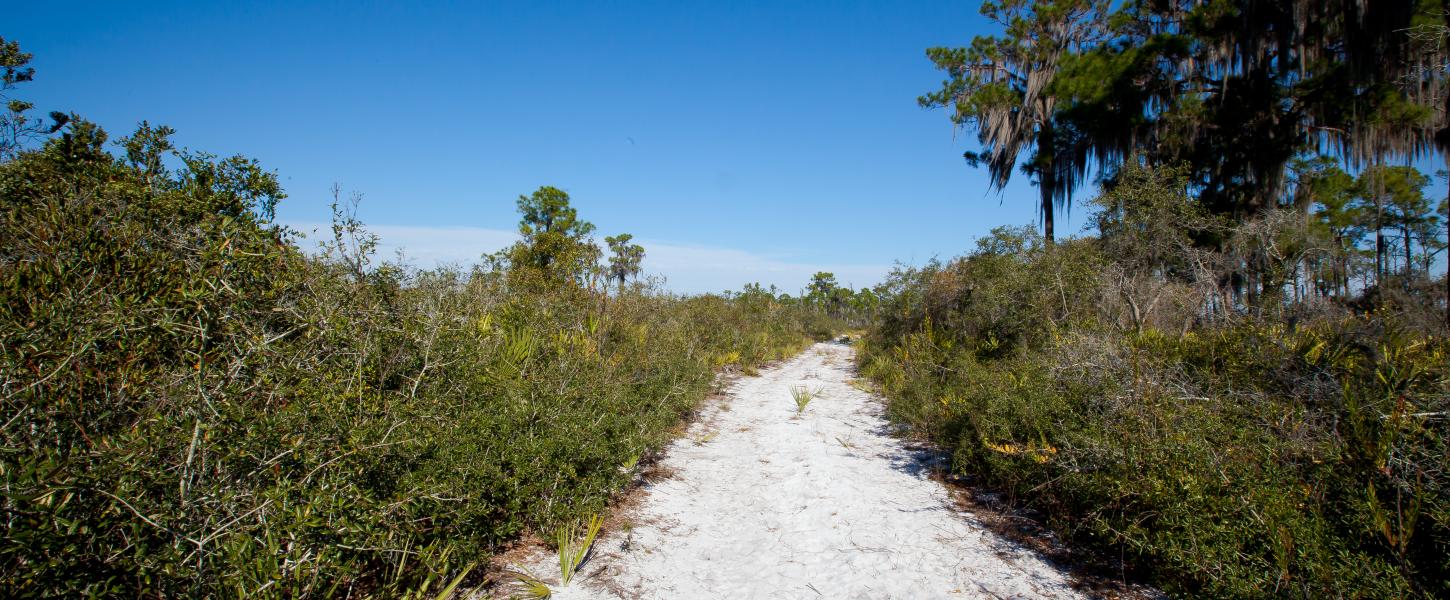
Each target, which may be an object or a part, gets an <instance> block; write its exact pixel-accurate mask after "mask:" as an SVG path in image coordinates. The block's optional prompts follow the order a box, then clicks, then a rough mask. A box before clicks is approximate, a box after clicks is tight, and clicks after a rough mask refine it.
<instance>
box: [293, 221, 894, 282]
mask: <svg viewBox="0 0 1450 600" xmlns="http://www.w3.org/2000/svg"><path fill="white" fill-rule="evenodd" d="M290 225H291V226H292V228H293V229H296V230H298V231H301V232H303V233H304V234H307V240H304V241H303V242H302V244H303V246H304V247H311V246H313V245H315V244H316V243H317V242H318V241H319V240H324V239H327V238H328V237H329V236H331V235H332V233H331V231H330V229H329V227H328V226H327V225H321V224H316V223H292V224H290ZM368 230H369V231H371V232H373V233H376V234H377V235H378V238H379V244H378V246H379V247H378V251H379V254H380V255H381V256H383V257H388V258H391V257H392V256H394V255H395V254H396V253H397V252H398V251H400V250H401V251H402V252H403V256H404V258H405V260H407V262H409V263H411V264H414V265H417V266H419V267H424V268H428V267H434V266H438V265H442V264H458V265H467V264H471V263H474V262H477V261H478V259H479V257H480V256H482V255H483V254H485V253H490V252H496V251H498V250H501V249H503V248H505V247H507V246H508V245H509V244H512V243H514V241H516V240H518V239H519V236H518V233H517V232H514V231H507V230H502V229H487V228H482V227H420V226H409V225H369V226H368ZM635 242H636V243H638V244H640V245H641V246H644V248H645V259H644V270H645V272H646V273H647V274H649V275H658V276H662V277H664V279H665V285H666V287H668V288H669V289H670V290H671V291H674V292H678V293H683V294H694V293H702V292H718V291H722V290H727V289H731V290H738V289H740V287H741V286H743V285H745V284H747V283H760V284H761V285H765V286H771V285H774V286H776V287H778V288H780V289H781V290H783V291H787V292H791V293H794V292H796V291H798V290H800V289H801V288H802V287H804V286H805V284H806V282H807V281H809V280H810V278H811V275H813V274H815V273H816V272H817V271H829V272H831V273H834V274H835V275H836V280H837V281H839V282H841V284H842V285H849V286H852V287H863V286H869V285H875V284H876V283H878V282H880V281H881V279H882V278H883V277H884V276H885V275H886V273H887V272H888V271H890V270H891V267H890V266H889V265H862V264H819V263H809V262H793V261H790V260H788V259H783V258H776V257H770V256H765V255H762V254H757V253H754V252H750V251H748V250H741V249H738V248H722V247H715V246H701V245H694V244H681V243H676V242H662V241H655V240H635Z"/></svg>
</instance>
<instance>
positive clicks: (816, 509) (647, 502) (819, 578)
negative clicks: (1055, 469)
mask: <svg viewBox="0 0 1450 600" xmlns="http://www.w3.org/2000/svg"><path fill="white" fill-rule="evenodd" d="M852 353H853V351H852V350H851V348H849V347H847V346H844V345H840V344H830V343H825V344H816V345H815V346H813V347H811V348H810V349H808V350H806V351H805V352H804V353H802V354H801V355H800V356H797V357H796V358H794V359H792V360H790V361H789V362H787V363H785V364H782V365H780V366H778V367H775V368H772V369H769V370H766V371H763V372H762V373H761V375H760V377H754V378H742V379H740V380H738V381H736V382H735V383H734V384H733V385H732V386H731V388H730V389H729V390H728V392H727V394H726V395H725V397H724V398H722V399H720V400H717V401H715V402H713V403H711V404H710V405H709V406H707V407H706V408H705V411H704V413H703V414H702V418H701V419H699V420H698V421H697V422H696V423H695V424H694V425H692V426H691V428H690V429H689V431H688V432H687V433H686V435H685V437H683V438H681V439H679V440H677V441H675V442H674V443H673V444H672V445H671V446H670V447H669V448H668V449H667V451H666V455H665V458H664V459H663V460H662V466H663V467H664V468H665V469H667V470H668V471H672V472H673V473H674V476H673V477H671V478H669V479H666V480H663V481H660V482H658V483H655V484H653V485H650V486H647V487H646V489H645V490H643V491H642V493H643V494H644V495H645V496H644V498H643V499H642V500H641V501H640V502H639V503H638V504H637V506H636V507H635V508H634V509H633V510H632V511H630V512H629V513H627V514H625V515H624V521H623V522H625V523H628V524H630V525H629V526H626V527H618V528H615V530H613V531H608V532H605V533H604V534H602V536H601V539H600V541H599V542H598V543H597V544H596V545H595V550H594V554H593V557H592V558H591V559H590V560H589V562H587V563H586V564H585V565H584V566H583V568H582V569H581V570H580V572H579V574H578V575H576V576H575V579H574V581H573V582H572V583H571V584H570V585H569V586H568V587H555V588H554V598H557V599H559V600H575V599H593V598H692V599H693V598H912V599H916V598H1076V597H1079V594H1077V592H1075V591H1074V590H1073V589H1072V588H1071V587H1070V586H1069V579H1068V576H1067V575H1066V574H1065V573H1064V572H1063V571H1062V570H1060V569H1058V568H1056V567H1054V566H1052V565H1050V564H1049V563H1047V562H1046V561H1044V560H1043V559H1041V558H1040V557H1038V556H1037V555H1035V554H1033V553H1031V552H1030V551H1027V550H1024V549H1022V548H1021V547H1019V546H1017V545H1015V544H1013V543H1011V542H1009V541H1007V540H1004V539H1001V538H999V537H997V536H996V535H995V534H993V533H991V532H990V531H988V530H987V529H986V528H985V527H983V526H982V525H981V524H980V523H979V522H977V521H976V520H975V519H974V518H973V517H972V516H971V515H970V514H969V513H964V512H961V511H959V510H958V509H956V508H954V505H953V503H952V501H951V498H950V495H949V494H948V492H947V490H946V489H945V488H944V487H943V486H942V485H941V484H940V483H938V482H936V481H933V480H931V479H930V478H929V477H928V471H929V465H927V464H924V463H923V462H922V458H921V456H920V455H919V454H917V453H914V452H912V451H911V450H909V449H907V448H906V447H905V446H904V445H903V444H902V443H901V442H900V441H899V440H897V439H895V438H893V437H892V436H891V435H890V434H889V427H888V424H887V423H886V421H885V420H884V419H883V417H882V415H881V411H882V404H881V401H880V399H879V398H874V397H872V396H871V395H870V394H867V393H865V392H862V391H860V390H858V389H856V388H854V387H851V386H850V385H849V384H848V381H850V379H851V378H852V376H853V373H852V371H853V368H852V360H851V359H852ZM796 385H805V386H807V387H809V388H810V389H812V390H819V391H820V397H819V398H817V399H815V400H813V401H812V402H811V403H810V405H809V406H808V407H807V408H806V410H805V413H804V414H803V415H800V416H799V417H797V416H796V414H795V403H794V401H793V400H792V398H791V394H790V388H791V387H792V386H796ZM526 563H527V564H526V566H527V567H528V568H529V569H530V570H531V571H532V572H533V573H535V574H537V575H539V576H541V577H544V578H545V579H546V580H547V581H550V582H551V583H552V582H553V581H555V580H556V578H557V577H558V573H557V571H558V562H557V558H556V557H555V556H554V555H552V554H548V555H542V554H541V555H539V556H536V557H533V559H532V560H528V561H526ZM545 574H548V576H546V575H545ZM551 577H552V578H554V579H551ZM500 591H503V592H504V593H505V594H506V593H507V591H506V590H500Z"/></svg>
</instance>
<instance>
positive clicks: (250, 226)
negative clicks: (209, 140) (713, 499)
mask: <svg viewBox="0 0 1450 600" xmlns="http://www.w3.org/2000/svg"><path fill="white" fill-rule="evenodd" d="M68 121H69V125H68V126H67V127H65V129H64V130H62V131H61V132H60V134H59V135H57V136H54V137H53V138H51V139H49V140H48V141H47V142H45V143H44V145H43V147H40V148H38V149H34V150H30V151H17V152H16V154H15V156H13V157H10V158H9V159H7V160H5V161H4V162H3V163H0V297H3V298H4V301H3V302H0V394H3V402H0V527H3V532H0V589H5V590H7V592H6V594H7V595H9V596H22V597H60V596H64V597H73V596H96V595H100V596H111V595H123V596H130V595H135V594H139V593H142V592H143V591H144V592H145V593H147V594H150V595H156V596H170V597H202V596H225V597H233V596H257V595H263V596H274V597H295V596H307V595H328V596H332V595H337V596H343V595H347V596H378V597H396V596H400V595H404V594H407V593H414V594H420V593H422V592H437V591H438V590H440V589H441V588H442V587H443V586H444V585H445V584H446V583H448V582H449V581H451V580H453V579H454V578H455V577H457V576H459V575H460V574H462V573H464V572H465V571H467V570H468V569H469V568H470V567H472V566H474V565H477V564H478V563H479V562H480V561H481V560H482V559H484V558H486V557H487V555H488V553H489V552H490V551H491V550H494V549H498V548H500V547H501V546H502V545H504V544H505V543H507V542H509V541H510V540H514V539H516V538H518V537H519V536H520V534H521V533H523V532H526V531H529V530H540V529H544V530H548V529H550V528H552V527H554V526H555V525H557V524H561V523H566V522H571V521H573V520H575V519H578V518H580V517H581V515H584V514H586V513H591V512H597V511H599V510H600V509H601V508H602V507H603V506H604V504H605V503H606V501H607V500H608V499H609V498H610V495H611V494H612V493H613V492H615V491H617V490H619V489H620V488H621V487H622V486H623V485H625V484H626V483H627V482H628V481H629V480H630V479H631V478H632V477H633V476H634V473H633V471H632V469H633V468H635V465H636V464H638V462H639V460H640V459H641V457H642V456H647V455H648V454H650V453H651V452H654V451H656V450H658V449H659V448H660V447H661V446H662V444H663V443H664V442H666V441H667V439H668V436H669V435H670V431H671V429H672V428H673V427H675V426H676V425H677V424H678V423H679V422H680V420H681V419H682V418H683V417H685V416H686V415H687V414H689V413H690V412H691V411H692V410H693V408H694V407H695V406H696V405H697V403H698V402H699V401H700V400H701V399H702V398H703V397H704V396H705V395H706V394H707V393H709V392H710V391H711V390H712V388H713V386H714V382H715V377H716V373H717V371H718V370H719V369H721V368H748V367H750V366H753V365H758V364H760V363H762V362H764V361H769V360H773V359H778V358H782V357H785V356H788V355H790V354H792V353H794V352H796V351H797V350H798V349H800V348H801V347H803V345H804V343H806V342H807V341H808V336H807V332H814V333H815V334H817V335H828V334H829V332H830V324H829V322H827V321H826V320H825V317H823V316H820V315H818V313H817V311H815V310H813V309H809V308H808V307H807V306H806V305H804V304H802V303H800V302H795V301H789V300H786V301H782V300H781V299H779V298H777V297H776V296H774V295H771V294H767V293H764V292H763V291H760V290H758V289H755V290H754V291H752V292H748V293H742V294H733V295H730V296H729V297H723V296H713V295H706V296H698V297H690V298H681V297H675V296H671V295H669V294H665V293H662V292H659V291H656V290H654V289H652V288H651V287H649V286H647V285H644V284H641V283H638V282H633V281H631V280H632V279H633V278H634V275H635V274H636V273H638V270H639V258H640V254H641V252H642V251H641V250H640V249H639V247H638V246H632V245H630V244H628V243H627V242H628V239H627V238H625V239H624V240H623V241H619V240H618V238H615V239H614V240H612V241H616V242H618V243H616V244H612V245H616V246H618V248H617V254H618V253H623V258H622V259H619V260H616V261H614V262H613V263H610V264H609V266H607V267H605V266H600V264H599V263H600V261H599V260H598V258H599V255H600V254H601V253H600V251H599V249H598V248H597V247H595V246H594V244H593V242H592V241H591V240H590V238H589V237H588V233H589V231H590V229H591V228H590V227H589V226H588V224H587V223H584V222H583V221H581V220H579V219H578V217H577V216H576V215H575V214H574V211H573V209H572V208H569V206H568V196H567V195H565V194H563V192H561V191H559V190H556V189H553V188H541V189H540V190H539V191H538V192H536V193H535V194H533V195H531V196H529V197H524V198H521V199H520V201H519V207H520V211H521V213H522V214H523V227H522V229H523V234H524V239H523V241H522V242H520V243H519V244H517V245H516V246H514V247H513V248H510V249H508V250H506V251H504V252H501V253H500V254H499V255H496V256H492V257H490V259H489V260H487V261H485V262H484V264H483V265H481V266H478V267H474V268H472V269H471V270H457V269H437V270H428V271H420V270H416V269H413V268H409V267H406V266H403V265H400V264H391V263H377V262H375V260H374V257H373V255H372V249H373V247H374V246H375V244H376V240H375V239H373V238H372V237H371V236H370V235H369V234H368V233H367V232H366V230H365V229H364V228H363V227H362V226H361V225H360V224H359V223H357V222H356V220H354V219H353V218H352V217H351V216H350V215H351V214H352V211H351V210H350V206H351V204H350V203H348V202H345V201H344V202H340V203H339V205H338V206H337V211H338V214H337V219H336V222H335V224H334V227H333V232H332V233H333V234H334V235H333V236H332V239H331V240H326V243H325V244H323V250H322V251H321V252H320V253H318V254H308V253H304V252H301V251H299V249H298V245H297V243H296V242H297V236H296V235H295V234H293V233H291V232H289V231H287V230H286V229H285V228H283V227H280V226H278V225H277V224H276V223H274V222H272V220H271V218H272V214H273V208H274V207H275V205H276V203H277V202H278V201H279V200H281V199H282V198H283V192H282V190H281V189H280V188H279V187H278V184H277V180H276V177H275V176H274V175H273V174H272V173H269V172H267V171H265V170H263V169H262V168H261V167H260V166H259V165H258V164H257V163H256V162H254V161H251V160H247V159H243V158H227V159H220V158H217V157H214V156H210V155H207V154H203V153H198V152H185V151H176V150H174V149H172V146H171V144H170V142H169V141H168V136H169V135H170V133H171V132H170V130H169V129H166V128H164V127H151V126H148V125H144V124H143V125H142V126H141V127H140V128H139V129H138V130H137V131H136V133H135V134H134V135H132V136H130V137H127V138H124V139H121V140H119V142H118V143H116V144H110V143H108V138H107V135H106V133H105V132H103V131H102V130H100V129H99V128H97V127H96V126H94V125H92V124H90V123H87V122H85V121H84V120H81V119H79V118H71V119H68ZM44 133H45V132H44V131H40V132H38V134H41V135H43V134H44ZM111 148H116V149H117V152H118V154H117V155H113V154H112V153H111V152H110V151H109V150H110V149H111ZM167 165H172V166H171V167H170V168H168V166H167ZM481 571H482V570H481V569H480V570H479V571H477V572H476V573H481Z"/></svg>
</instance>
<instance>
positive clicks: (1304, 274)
mask: <svg viewBox="0 0 1450 600" xmlns="http://www.w3.org/2000/svg"><path fill="white" fill-rule="evenodd" d="M981 10H982V14H983V15H984V16H985V17H986V18H987V19H988V20H990V21H991V22H993V23H995V24H996V25H997V26H998V27H999V28H1000V31H998V32H996V35H982V36H977V37H976V38H974V39H973V40H972V43H971V44H970V45H969V46H967V47H959V48H951V47H940V48H931V49H929V50H927V56H928V58H929V59H930V60H931V61H932V62H933V64H935V65H936V66H937V67H938V68H939V69H941V70H942V71H944V72H945V75H946V78H945V81H943V82H942V85H941V87H940V88H938V89H937V90H935V91H932V92H930V93H928V94H927V95H925V96H923V97H921V98H920V99H919V103H920V104H921V105H922V106H926V107H941V108H945V109H947V111H948V114H949V116H950V119H951V121H952V123H953V125H954V126H956V127H961V128H964V129H967V130H971V131H973V132H974V133H975V134H976V138H977V140H978V142H980V149H979V150H980V151H973V152H968V153H967V154H966V158H967V161H968V163H969V164H971V165H974V166H975V165H977V164H979V163H980V164H984V166H985V167H986V168H987V170H988V172H989V173H990V175H991V181H992V185H993V186H994V187H996V188H998V189H1001V188H1002V187H1003V186H1004V185H1005V184H1006V183H1007V181H1008V179H1009V178H1010V177H1011V176H1012V174H1013V173H1014V172H1016V171H1018V170H1019V169H1020V171H1021V172H1022V173H1024V174H1026V175H1027V176H1028V177H1030V178H1031V180H1032V182H1033V183H1034V184H1035V185H1037V187H1038V188H1039V192H1040V198H1039V199H1038V202H1037V205H1038V209H1039V211H1040V214H1041V215H1042V225H1043V230H1044V233H1045V236H1043V237H1042V238H1039V237H1038V236H1036V235H1034V234H1033V233H1032V232H1031V231H1030V230H1013V229H999V230H997V231H996V232H995V233H994V235H992V236H990V237H988V238H986V239H983V240H980V241H979V242H978V248H977V250H976V251H975V252H973V253H971V254H970V255H968V256H965V257H962V258H960V259H957V260H953V261H949V262H947V263H944V264H942V263H934V264H931V265H929V266H927V267H925V268H922V269H907V270H902V271H899V272H897V273H896V274H894V275H893V276H892V278H891V280H890V281H888V282H887V284H886V285H885V286H884V288H883V290H882V293H881V294H879V296H880V297H881V299H882V302H881V305H880V308H879V310H878V313H879V314H880V315H881V319H880V322H879V324H878V325H877V327H876V328H875V329H874V330H873V333H872V335H871V337H870V340H869V342H870V343H869V344H868V346H867V350H866V351H865V352H864V353H863V354H862V363H863V367H864V369H865V371H866V373H867V374H869V375H870V376H871V377H873V378H874V379H875V380H876V381H878V382H879V383H880V384H881V386H882V387H883V389H884V390H885V392H886V393H887V395H888V396H889V397H890V413H891V414H892V415H893V416H894V417H895V418H897V419H899V420H901V421H904V422H907V423H910V424H911V425H913V426H914V427H915V429H916V431H918V432H919V433H920V434H922V435H925V436H928V437H931V438H932V439H935V440H938V441H939V442H941V443H942V444H944V445H945V446H946V447H948V448H949V449H951V450H952V451H953V453H954V457H955V463H954V465H955V468H956V469H957V470H959V471H961V472H963V473H966V474H969V475H972V476H976V477H979V478H980V479H981V481H983V482H985V483H988V484H990V485H992V486H995V487H997V488H999V489H1001V490H1003V491H1004V492H1006V494H1007V495H1008V496H1009V497H1011V498H1013V499H1014V500H1017V501H1020V502H1023V503H1025V504H1027V505H1029V506H1030V507H1031V508H1033V509H1036V510H1038V511H1040V512H1041V514H1043V515H1044V516H1045V518H1046V519H1047V521H1048V523H1049V524H1051V525H1052V526H1053V527H1054V528H1055V529H1057V530H1058V531H1060V532H1062V533H1064V534H1065V535H1067V536H1068V537H1070V538H1072V539H1073V540H1075V541H1077V542H1080V543H1085V544H1088V545H1091V546H1095V547H1097V548H1099V549H1101V550H1103V551H1104V553H1105V554H1107V555H1111V556H1121V557H1123V559H1124V562H1125V563H1126V564H1127V565H1130V566H1135V567H1137V568H1138V569H1140V571H1141V572H1143V573H1145V574H1147V575H1149V576H1151V577H1152V578H1153V579H1154V580H1155V581H1157V582H1159V583H1160V584H1161V585H1162V586H1163V587H1164V588H1166V589H1167V590H1169V591H1170V592H1173V593H1179V594H1186V595H1207V596H1212V597H1262V596H1288V597H1311V598H1317V597H1344V596H1353V597H1359V596H1365V597H1406V596H1447V595H1450V583H1447V582H1450V558H1447V557H1450V475H1447V473H1446V470H1445V465H1446V464H1447V462H1450V461H1447V459H1450V454H1447V443H1446V435H1447V433H1450V412H1447V410H1450V341H1447V328H1450V306H1447V304H1450V289H1447V287H1450V286H1447V282H1446V277H1445V276H1444V273H1445V271H1443V270H1441V271H1439V275H1438V276H1437V275H1436V274H1435V273H1432V270H1435V269H1433V267H1435V266H1436V264H1437V263H1440V264H1444V263H1443V262H1441V261H1442V260H1443V258H1437V257H1443V256H1444V252H1445V248H1446V241H1447V240H1446V227H1447V226H1450V215H1447V212H1446V211H1447V210H1450V206H1447V202H1450V200H1443V199H1441V198H1428V197H1426V196H1425V194H1424V189H1425V188H1426V187H1427V185H1428V183H1429V181H1430V178H1429V177H1428V176H1426V175H1425V174H1423V173H1421V172H1420V171H1419V170H1418V169H1417V168H1415V167H1414V166H1410V165H1414V164H1415V163H1416V161H1422V164H1423V161H1424V160H1425V159H1427V158H1430V157H1435V156H1437V155H1438V157H1439V158H1440V159H1442V160H1445V161H1450V46H1447V44H1450V4H1447V3H1446V2H1444V1H1443V0H1428V1H1424V0H1393V1H1385V2H1338V3H1333V2H1331V3H1324V2H1310V1H1300V0H1291V1H1261V0H1225V1H1216V2H1198V1H1192V0H1168V1H1161V2H1157V1H1155V2H1107V1H1105V0H1002V1H993V2H984V3H982V7H981ZM1394 162H1403V164H1404V165H1405V166H1390V165H1391V164H1392V163H1394ZM1446 164H1447V165H1450V162H1446ZM1091 175H1096V176H1098V177H1099V180H1100V182H1101V188H1102V190H1103V191H1102V193H1101V194H1100V195H1099V196H1098V197H1097V199H1096V200H1095V202H1094V204H1095V206H1094V207H1093V208H1094V209H1095V211H1096V212H1095V216H1096V222H1095V223H1094V225H1095V226H1096V227H1095V229H1096V232H1095V233H1096V236H1095V237H1089V238H1085V239H1073V240H1068V241H1065V242H1060V243H1056V244H1055V243H1054V213H1055V211H1061V210H1065V209H1067V208H1070V207H1071V205H1072V198H1073V195H1074V193H1075V191H1076V190H1077V188H1078V187H1080V185H1081V184H1082V183H1083V182H1085V181H1087V179H1088V177H1089V176H1091ZM1442 176H1443V175H1442ZM1441 268H1443V267H1441Z"/></svg>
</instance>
